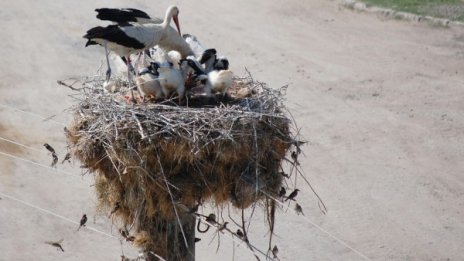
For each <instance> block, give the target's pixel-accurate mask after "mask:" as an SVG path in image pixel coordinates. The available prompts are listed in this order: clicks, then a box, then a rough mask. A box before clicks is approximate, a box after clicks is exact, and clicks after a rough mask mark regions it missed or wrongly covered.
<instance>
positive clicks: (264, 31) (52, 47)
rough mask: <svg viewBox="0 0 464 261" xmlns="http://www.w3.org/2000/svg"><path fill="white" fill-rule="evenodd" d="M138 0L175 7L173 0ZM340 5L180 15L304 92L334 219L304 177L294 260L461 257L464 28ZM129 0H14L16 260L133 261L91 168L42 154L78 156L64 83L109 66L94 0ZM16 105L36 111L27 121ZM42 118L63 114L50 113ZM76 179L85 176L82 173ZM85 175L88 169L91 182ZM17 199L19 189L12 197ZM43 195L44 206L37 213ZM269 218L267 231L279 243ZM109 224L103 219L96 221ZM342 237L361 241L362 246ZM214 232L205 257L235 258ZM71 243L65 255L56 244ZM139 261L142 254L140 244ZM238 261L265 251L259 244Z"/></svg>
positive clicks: (1, 9) (244, 4) (4, 221)
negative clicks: (84, 221)
mask: <svg viewBox="0 0 464 261" xmlns="http://www.w3.org/2000/svg"><path fill="white" fill-rule="evenodd" d="M156 3H157V5H156V6H154V5H153V4H154V2H152V1H132V2H131V7H135V8H141V9H144V10H147V11H148V12H150V13H154V14H156V15H158V16H162V15H163V13H164V10H165V8H166V7H167V6H168V5H169V2H168V1H157V2H156ZM338 3H339V2H338V1H326V0H312V1H309V0H306V1H293V0H292V1H277V0H270V1H245V0H237V1H214V2H211V1H204V0H203V1H194V2H193V1H178V2H177V4H178V5H179V7H180V10H181V14H180V22H181V26H182V29H183V32H185V33H192V34H195V35H197V36H198V38H199V39H200V40H201V41H202V42H203V43H204V44H205V45H206V46H210V47H215V48H217V49H218V50H219V51H220V52H221V53H223V54H224V55H226V56H228V57H229V59H230V62H231V66H232V69H233V70H234V71H235V72H236V73H237V74H239V75H240V74H242V73H244V67H247V68H248V69H249V70H250V71H251V72H252V73H253V75H254V77H255V78H256V79H259V80H261V81H264V82H267V83H269V84H270V85H271V86H273V87H280V86H282V85H285V84H288V85H289V88H288V101H287V104H288V106H289V107H290V109H291V111H292V113H293V115H294V116H295V118H296V120H297V122H298V123H299V127H300V128H301V133H302V134H303V136H304V137H305V138H306V139H307V140H308V141H309V143H308V146H306V147H305V148H304V154H305V155H306V158H305V159H304V160H302V164H303V167H304V170H305V172H306V175H307V177H308V178H309V179H310V180H311V182H312V185H313V186H314V187H315V188H316V189H317V191H318V192H319V194H320V196H321V197H322V198H323V200H324V202H325V204H326V205H327V207H328V209H329V212H328V213H327V215H323V214H322V213H321V212H320V211H319V209H318V206H317V201H316V198H315V197H314V196H313V194H312V193H311V192H310V190H309V189H308V188H307V187H305V186H304V185H303V184H302V183H301V184H299V185H300V189H301V188H303V191H302V193H300V195H299V200H300V203H301V205H302V206H303V210H304V212H305V214H306V216H305V217H302V216H296V215H294V214H293V213H291V211H289V212H286V213H285V212H284V211H281V212H280V213H279V214H278V216H277V224H276V225H277V231H276V233H277V238H276V242H275V243H276V244H277V245H278V246H279V249H280V254H279V256H280V258H281V260H362V259H363V257H362V255H365V256H367V257H368V258H369V259H372V260H460V259H462V245H463V244H464V211H463V210H462V209H463V206H464V192H463V191H464V176H463V170H464V163H463V162H464V161H463V160H462V159H463V157H464V134H463V133H464V132H463V129H464V118H463V115H464V103H463V101H462V99H463V97H464V89H463V88H462V86H463V83H464V81H463V74H464V69H463V66H462V64H463V61H464V51H463V50H464V30H463V29H459V28H452V29H443V28H435V27H430V26H427V25H423V24H420V25H419V24H414V23H408V22H403V21H394V20H388V21H383V20H382V19H380V18H378V17H376V16H374V15H369V14H365V13H356V12H353V11H350V10H345V9H342V8H339V6H338ZM103 6H118V7H127V2H125V1H122V0H118V1H89V0H84V1H50V0H44V1H27V0H16V1H12V0H6V1H2V2H1V3H0V22H1V24H2V30H1V31H0V39H2V40H1V42H0V57H2V61H3V62H2V63H0V93H1V96H0V111H1V114H0V120H1V121H0V136H1V138H3V139H5V138H6V139H10V140H14V141H16V142H19V143H22V144H25V145H27V146H28V147H29V148H26V147H18V146H16V145H13V144H12V143H9V142H6V141H4V140H0V154H1V155H0V164H1V168H0V193H1V194H0V198H1V199H0V260H31V259H34V260H117V259H118V258H119V255H120V254H121V246H120V244H119V240H118V239H117V238H115V237H109V236H107V235H104V234H100V233H97V232H94V231H91V230H81V231H79V232H78V233H77V232H75V230H76V229H77V227H78V224H73V223H71V222H68V221H66V220H64V219H62V218H59V217H56V216H53V215H51V214H50V213H47V212H44V211H43V210H40V209H38V208H37V207H40V208H43V209H47V210H50V211H53V212H54V213H57V214H59V215H60V216H61V217H64V218H67V219H70V221H74V222H78V221H79V219H80V217H81V216H82V214H83V213H87V215H88V216H89V226H91V227H94V228H96V229H98V230H101V231H104V232H105V233H107V234H111V233H112V234H113V235H115V236H117V234H116V230H115V229H113V230H112V231H111V222H110V220H108V219H107V218H106V217H97V218H96V219H95V220H93V213H94V212H95V211H94V204H95V200H94V193H93V188H92V187H91V185H92V184H93V183H92V180H91V178H90V176H84V177H81V176H80V174H81V172H82V171H81V169H80V168H79V165H78V163H77V162H76V163H74V164H73V165H69V164H64V165H61V164H59V166H58V168H57V169H56V170H50V169H47V168H44V167H42V166H38V165H33V164H31V163H28V162H24V161H21V160H18V159H14V158H11V157H8V156H6V155H5V154H4V153H8V154H12V155H16V156H17V157H21V158H26V159H29V160H34V161H36V162H39V163H40V164H44V165H48V164H49V163H50V161H51V156H50V155H49V154H47V152H46V151H45V149H44V148H43V147H42V144H43V143H44V142H48V143H50V144H52V145H53V146H54V147H55V149H57V151H58V153H61V154H60V155H61V156H63V155H64V154H63V153H64V152H65V148H66V143H65V140H64V136H63V135H62V130H63V126H64V125H65V124H67V123H68V122H69V120H70V115H68V114H67V112H65V111H63V110H65V109H66V108H68V107H69V106H70V105H71V104H72V99H70V98H69V97H68V95H69V94H72V91H70V90H69V89H66V88H64V87H59V86H57V85H56V80H57V79H63V78H66V77H71V76H83V75H91V74H94V73H95V71H96V69H97V68H98V67H99V65H100V63H101V62H102V61H103V59H104V57H103V50H102V49H101V48H87V49H85V48H84V47H83V46H84V43H85V41H84V39H82V35H83V34H84V32H85V31H86V29H88V28H90V27H91V26H95V25H97V24H99V22H98V21H97V20H96V19H95V18H94V15H95V13H94V12H93V9H94V8H96V7H103ZM12 107H14V108H19V109H21V110H24V111H27V112H31V113H34V115H32V114H25V113H23V112H19V111H17V110H13V109H12ZM37 115H40V116H43V117H44V118H47V117H49V116H53V115H56V116H54V117H53V118H51V119H49V120H45V121H44V118H40V117H38V116H37ZM73 175H74V176H73ZM75 175H77V176H75ZM5 195H9V196H12V197H14V198H15V199H17V200H22V202H20V201H15V200H14V199H13V198H10V197H6V196H5ZM26 203H27V204H32V205H34V206H36V208H34V207H31V205H27V204H26ZM262 220H263V219H262V217H261V216H257V217H256V220H255V224H257V225H256V226H255V227H256V228H255V229H254V230H253V231H252V232H251V235H252V240H253V241H254V242H256V243H257V245H258V247H259V248H261V249H266V247H267V245H266V243H267V242H266V240H265V237H264V235H265V230H264V225H258V224H260V223H262ZM94 222H95V223H94ZM311 222H313V223H314V224H316V225H318V226H320V228H322V229H323V230H324V231H326V232H327V233H330V235H332V236H334V237H336V238H338V239H339V240H342V241H344V242H346V244H348V245H349V246H350V247H352V248H353V249H355V250H357V251H358V253H357V252H355V251H353V250H352V249H349V248H348V247H347V246H345V245H343V244H341V243H340V242H339V241H337V240H335V239H334V238H333V237H331V236H329V235H328V234H327V233H326V232H323V231H321V230H320V229H318V228H316V227H315V226H313V225H312V224H311ZM212 237H213V234H210V235H207V236H205V237H204V238H203V240H202V241H201V242H200V243H198V245H197V247H198V250H197V256H198V260H232V252H233V248H232V242H231V241H230V239H228V238H226V237H222V238H221V247H220V250H219V252H218V253H215V249H216V242H217V241H216V240H217V239H214V240H213V241H212V243H211V245H208V243H209V242H210V240H211V238H212ZM60 238H64V239H65V240H64V243H63V248H64V249H65V252H59V251H56V250H55V249H54V248H52V247H51V246H49V245H46V244H44V243H43V242H44V241H47V240H59V239H60ZM123 249H124V251H125V253H126V254H128V255H129V256H133V257H134V256H135V255H136V252H135V250H133V249H131V248H130V246H128V245H127V244H123ZM235 258H236V260H252V259H253V256H252V255H250V253H249V252H248V251H247V250H246V248H244V247H243V246H240V247H238V248H237V247H235Z"/></svg>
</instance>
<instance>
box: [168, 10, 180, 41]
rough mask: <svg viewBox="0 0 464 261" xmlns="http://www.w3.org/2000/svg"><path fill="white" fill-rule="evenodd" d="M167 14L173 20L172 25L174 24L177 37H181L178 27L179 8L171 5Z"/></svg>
mask: <svg viewBox="0 0 464 261" xmlns="http://www.w3.org/2000/svg"><path fill="white" fill-rule="evenodd" d="M168 13H169V15H170V16H171V17H172V20H174V23H175V24H176V27H177V31H178V32H179V35H181V36H182V34H181V32H180V26H179V8H178V7H177V6H174V5H172V6H170V7H169V8H168Z"/></svg>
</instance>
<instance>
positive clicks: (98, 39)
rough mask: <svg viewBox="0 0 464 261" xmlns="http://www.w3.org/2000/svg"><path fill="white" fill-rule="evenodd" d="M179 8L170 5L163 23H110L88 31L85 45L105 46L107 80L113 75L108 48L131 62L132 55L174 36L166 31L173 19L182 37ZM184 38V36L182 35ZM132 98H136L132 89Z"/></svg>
mask: <svg viewBox="0 0 464 261" xmlns="http://www.w3.org/2000/svg"><path fill="white" fill-rule="evenodd" d="M178 15H179V9H178V7H177V6H170V7H168V9H167V10H166V14H165V17H164V20H163V22H162V23H161V24H154V23H148V24H138V23H127V24H117V25H108V26H107V27H101V26H97V27H94V28H92V29H90V30H88V31H87V33H86V34H85V35H84V38H86V39H88V41H87V43H86V45H85V46H88V45H93V44H100V45H103V46H104V47H105V51H106V52H105V53H106V62H107V66H108V70H107V72H106V76H107V81H108V80H109V79H110V77H111V67H110V64H109V59H108V49H109V50H110V51H113V52H114V53H116V54H117V55H119V56H124V57H126V59H127V61H128V62H130V57H129V56H130V55H131V54H134V53H138V52H141V51H144V50H146V49H148V48H150V47H153V46H155V45H157V44H160V42H161V41H166V38H169V37H172V35H171V34H169V35H167V34H166V31H167V30H168V28H169V24H170V23H171V20H174V23H175V24H176V27H177V30H178V32H179V37H180V27H179V20H178ZM181 38H182V37H181ZM127 75H128V80H129V84H130V71H129V69H128V70H127ZM131 95H132V99H133V100H134V101H135V99H134V95H133V91H132V89H131Z"/></svg>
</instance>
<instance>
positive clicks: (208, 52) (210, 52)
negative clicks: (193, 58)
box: [200, 48, 216, 64]
mask: <svg viewBox="0 0 464 261" xmlns="http://www.w3.org/2000/svg"><path fill="white" fill-rule="evenodd" d="M213 55H216V49H213V48H211V49H206V50H205V51H204V52H203V54H202V55H201V58H200V63H201V64H204V63H205V62H206V61H207V60H208V59H209V58H210V57H211V56H213Z"/></svg>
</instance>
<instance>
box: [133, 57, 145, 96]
mask: <svg viewBox="0 0 464 261" xmlns="http://www.w3.org/2000/svg"><path fill="white" fill-rule="evenodd" d="M141 56H142V55H141V53H139V56H138V57H137V60H135V67H136V68H140V66H139V63H140V57H141ZM144 61H145V60H144ZM136 75H137V76H138V71H137V73H136ZM136 87H137V86H136ZM137 92H138V93H139V95H140V97H143V95H142V92H141V91H140V90H139V88H137Z"/></svg>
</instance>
